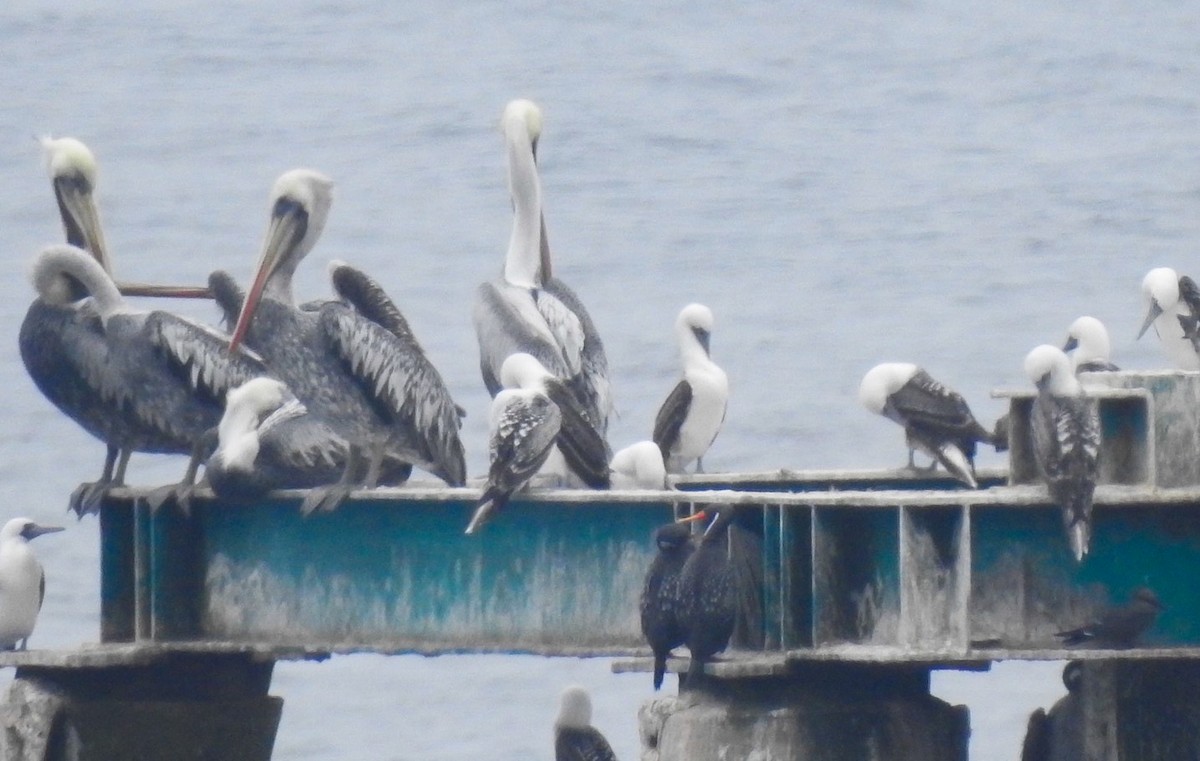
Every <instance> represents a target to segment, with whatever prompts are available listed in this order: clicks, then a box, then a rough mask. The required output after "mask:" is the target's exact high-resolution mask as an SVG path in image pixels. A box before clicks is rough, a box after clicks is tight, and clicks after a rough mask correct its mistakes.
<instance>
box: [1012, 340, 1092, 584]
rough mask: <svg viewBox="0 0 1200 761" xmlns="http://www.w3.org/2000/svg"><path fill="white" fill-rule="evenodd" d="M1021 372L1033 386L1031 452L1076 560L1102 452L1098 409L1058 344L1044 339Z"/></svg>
mask: <svg viewBox="0 0 1200 761" xmlns="http://www.w3.org/2000/svg"><path fill="white" fill-rule="evenodd" d="M1025 374H1026V375H1028V376H1029V379H1030V380H1031V381H1033V382H1034V384H1035V385H1036V386H1037V390H1038V393H1037V397H1036V398H1035V399H1034V401H1033V408H1032V409H1031V410H1030V413H1029V428H1030V434H1031V437H1032V439H1033V454H1034V458H1035V459H1036V460H1037V464H1038V469H1039V470H1040V471H1041V473H1042V477H1043V478H1044V479H1045V481H1046V485H1047V486H1048V487H1049V489H1050V498H1051V499H1053V500H1054V501H1055V502H1056V503H1058V505H1059V506H1060V507H1061V508H1062V510H1063V525H1064V526H1065V527H1066V530H1067V538H1068V539H1069V541H1070V543H1071V552H1072V553H1073V554H1074V556H1075V560H1076V561H1082V560H1083V558H1084V556H1085V555H1087V553H1088V548H1089V546H1090V544H1091V533H1092V528H1091V522H1092V493H1093V492H1094V491H1095V489H1096V474H1097V472H1098V470H1099V458H1100V412H1099V409H1098V407H1097V405H1096V400H1095V399H1092V398H1089V397H1088V396H1087V395H1085V394H1084V392H1083V386H1081V385H1080V384H1079V381H1078V380H1077V379H1076V378H1075V375H1074V373H1072V372H1071V361H1070V360H1069V359H1067V355H1066V354H1064V353H1063V352H1062V350H1061V349H1059V348H1057V347H1054V346H1049V345H1047V344H1042V345H1041V346H1038V347H1036V348H1034V349H1033V351H1031V352H1029V354H1028V355H1027V356H1026V357H1025Z"/></svg>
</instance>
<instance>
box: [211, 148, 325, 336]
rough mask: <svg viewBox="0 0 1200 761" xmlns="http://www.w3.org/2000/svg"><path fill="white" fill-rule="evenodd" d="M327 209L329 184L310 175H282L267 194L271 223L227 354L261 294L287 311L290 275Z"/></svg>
mask: <svg viewBox="0 0 1200 761" xmlns="http://www.w3.org/2000/svg"><path fill="white" fill-rule="evenodd" d="M332 203H333V180H331V179H329V178H328V177H326V176H325V175H323V174H321V173H320V172H317V171H314V170H312V169H293V170H291V171H289V172H284V173H283V174H282V175H280V177H279V179H277V180H276V181H275V185H274V186H273V187H272V188H271V219H270V222H269V223H268V224H267V235H266V239H265V240H264V241H263V247H262V253H261V254H260V255H259V259H258V265H257V267H256V268H255V274H254V281H253V282H252V283H251V285H250V290H249V292H248V293H247V294H246V301H245V303H244V304H243V305H242V312H241V314H240V315H238V321H237V325H236V326H235V327H234V330H233V337H232V339H231V340H230V351H233V350H234V349H236V348H237V346H238V345H239V344H240V343H241V342H242V339H243V338H244V337H245V334H246V330H247V328H248V327H249V326H250V319H251V318H252V317H253V315H254V310H255V309H256V308H257V307H258V302H259V299H261V298H262V296H263V294H264V293H267V294H269V295H270V296H271V298H273V299H276V300H278V301H282V302H283V303H285V304H289V305H292V304H294V303H295V299H294V298H293V297H292V275H293V274H294V273H295V271H296V266H297V265H299V264H300V260H302V259H303V258H304V257H305V256H307V255H308V252H309V251H311V250H312V247H313V246H314V245H315V244H316V242H317V239H318V238H319V237H321V231H322V230H324V228H325V220H326V219H327V218H328V217H329V207H330V205H331V204H332Z"/></svg>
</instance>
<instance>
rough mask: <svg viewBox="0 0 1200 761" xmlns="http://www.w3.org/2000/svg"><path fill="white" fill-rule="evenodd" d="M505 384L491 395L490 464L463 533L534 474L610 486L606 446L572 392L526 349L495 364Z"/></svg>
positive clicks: (565, 481)
mask: <svg viewBox="0 0 1200 761" xmlns="http://www.w3.org/2000/svg"><path fill="white" fill-rule="evenodd" d="M500 378H501V381H502V382H503V384H504V388H503V389H502V390H501V392H500V393H499V394H496V398H495V399H493V400H492V409H491V417H490V419H489V424H488V429H489V434H488V452H489V459H490V463H491V464H490V466H489V469H488V480H487V484H486V486H485V487H484V490H483V495H482V496H481V498H480V500H479V503H478V505H477V507H476V509H475V513H474V515H473V516H472V518H471V522H470V524H469V525H468V526H467V531H466V533H468V534H473V533H475V531H476V530H477V529H478V528H479V527H480V526H481V525H483V523H484V522H486V521H487V520H488V519H489V518H490V517H491V515H492V514H493V513H495V512H496V511H498V510H500V509H502V508H503V507H504V505H505V504H507V503H508V500H509V498H510V497H511V496H512V494H513V493H514V492H516V491H517V490H519V489H520V488H522V487H523V486H525V485H526V484H527V483H529V482H530V480H531V479H532V478H533V477H534V476H535V475H538V476H540V477H541V478H542V479H543V480H545V481H549V482H551V483H552V484H554V485H556V486H573V487H574V486H590V487H592V488H595V489H603V488H607V487H608V486H609V483H610V481H609V472H608V447H607V445H606V444H605V443H604V440H603V439H602V438H601V437H600V434H599V433H597V432H596V429H595V428H593V427H592V424H591V423H590V422H589V421H588V420H587V418H586V416H585V414H584V412H583V410H582V408H581V406H580V404H579V401H578V399H576V397H575V395H574V393H573V392H572V391H571V390H570V389H569V388H567V386H566V385H565V384H564V383H563V382H562V381H561V380H559V379H557V378H555V377H554V376H552V375H550V373H549V372H548V371H547V370H546V368H544V367H542V364H541V363H540V362H538V361H537V359H536V358H535V357H533V356H532V355H529V354H524V353H520V352H518V353H517V354H513V355H511V356H510V357H508V359H506V360H504V365H503V366H502V367H501V368H500Z"/></svg>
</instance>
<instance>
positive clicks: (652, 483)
mask: <svg viewBox="0 0 1200 761" xmlns="http://www.w3.org/2000/svg"><path fill="white" fill-rule="evenodd" d="M608 467H609V470H611V471H612V474H613V476H615V477H614V478H613V488H614V489H617V488H625V489H665V488H667V468H666V465H665V464H664V463H663V454H662V450H661V449H659V448H658V444H655V443H654V442H653V441H639V442H637V443H636V444H630V445H629V446H627V447H625V448H624V449H622V450H621V451H619V452H617V453H616V454H615V455H613V458H612V460H611V461H610V462H609V464H608Z"/></svg>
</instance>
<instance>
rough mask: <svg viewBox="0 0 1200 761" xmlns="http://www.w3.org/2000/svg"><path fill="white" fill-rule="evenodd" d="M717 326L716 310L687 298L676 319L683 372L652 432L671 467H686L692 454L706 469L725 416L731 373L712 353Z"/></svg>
mask: <svg viewBox="0 0 1200 761" xmlns="http://www.w3.org/2000/svg"><path fill="white" fill-rule="evenodd" d="M712 329H713V315H712V310H710V309H709V308H708V307H706V306H704V305H703V304H688V305H687V306H685V307H684V308H683V309H682V310H681V311H680V312H679V317H677V318H676V319H675V335H676V337H677V338H678V339H679V359H680V361H681V363H682V364H683V378H682V379H681V380H680V381H679V383H677V384H676V385H675V388H674V389H672V390H671V393H670V394H669V395H668V396H667V399H666V401H664V402H663V403H662V406H661V407H659V408H658V414H657V415H656V416H655V418H654V436H653V438H654V443H656V444H658V448H659V449H660V450H661V451H662V457H663V461H664V463H665V464H666V467H667V472H668V473H682V472H684V469H685V468H687V466H688V465H690V464H691V462H692V461H693V460H695V461H696V471H697V472H702V471H703V469H704V468H703V457H704V453H705V452H707V451H708V448H709V447H710V446H712V443H713V441H714V440H715V439H716V438H717V434H718V433H720V431H721V424H722V423H724V422H725V407H726V404H727V403H728V402H729V379H728V378H727V377H726V376H725V371H724V370H722V369H721V368H720V366H718V365H717V363H716V362H713V361H712V357H711V356H710V355H709V348H710V343H711V340H712Z"/></svg>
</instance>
